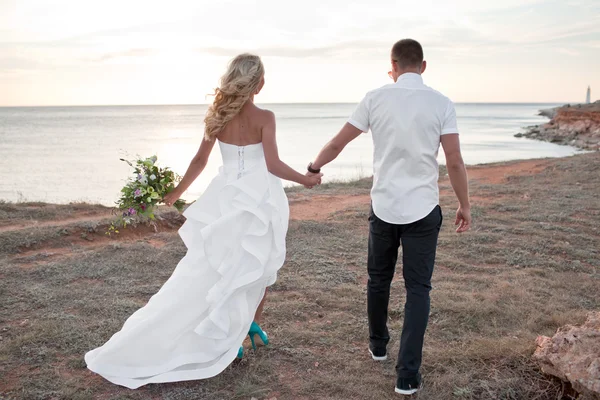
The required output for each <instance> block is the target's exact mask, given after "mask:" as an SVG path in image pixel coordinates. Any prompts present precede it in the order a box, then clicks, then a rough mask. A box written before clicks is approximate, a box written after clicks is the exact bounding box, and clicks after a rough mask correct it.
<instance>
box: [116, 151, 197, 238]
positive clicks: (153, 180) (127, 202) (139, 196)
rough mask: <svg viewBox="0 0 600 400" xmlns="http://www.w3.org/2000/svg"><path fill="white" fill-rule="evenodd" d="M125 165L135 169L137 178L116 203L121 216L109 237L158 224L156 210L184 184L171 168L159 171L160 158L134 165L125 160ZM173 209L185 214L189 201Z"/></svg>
mask: <svg viewBox="0 0 600 400" xmlns="http://www.w3.org/2000/svg"><path fill="white" fill-rule="evenodd" d="M121 161H124V162H126V163H127V164H129V166H130V167H132V168H133V177H131V178H129V180H128V181H127V183H126V184H125V186H124V187H123V189H121V197H120V198H119V200H118V201H117V202H116V205H117V210H118V213H119V216H118V217H117V219H116V220H115V222H113V223H112V224H111V226H110V227H109V229H108V231H107V232H106V234H107V235H111V234H112V233H119V228H120V227H123V228H125V227H127V226H128V225H131V224H137V223H140V222H145V223H148V222H152V221H153V220H155V219H156V217H155V215H154V211H155V208H156V206H157V205H158V204H159V203H161V202H162V199H163V197H164V196H165V195H166V194H167V193H169V192H171V191H172V190H173V189H175V185H176V183H177V182H179V181H180V180H181V177H180V176H179V175H177V174H176V173H175V172H173V171H171V170H170V169H169V168H167V167H165V168H160V167H158V166H157V165H156V161H157V157H156V156H152V157H148V158H145V159H141V158H140V159H137V160H135V161H133V162H132V161H128V160H125V159H122V158H121ZM173 206H174V207H175V208H176V209H177V210H179V211H180V212H181V211H183V207H184V206H185V201H183V200H181V199H179V200H177V201H176V202H175V204H173Z"/></svg>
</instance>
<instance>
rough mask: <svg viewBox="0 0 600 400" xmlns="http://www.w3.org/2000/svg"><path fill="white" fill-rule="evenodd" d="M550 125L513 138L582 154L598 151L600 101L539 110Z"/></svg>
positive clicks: (545, 124)
mask: <svg viewBox="0 0 600 400" xmlns="http://www.w3.org/2000/svg"><path fill="white" fill-rule="evenodd" d="M539 115H541V116H545V117H547V118H549V119H550V121H549V122H547V123H544V124H540V125H533V126H529V127H527V128H526V130H525V132H524V133H518V134H516V135H515V137H518V138H520V137H526V138H529V139H536V140H542V141H546V142H550V143H557V144H560V145H569V146H574V147H577V148H579V149H582V150H592V151H593V150H596V151H597V150H600V100H598V101H596V102H595V103H590V104H573V105H571V104H566V105H564V106H561V107H556V108H549V109H543V110H540V112H539Z"/></svg>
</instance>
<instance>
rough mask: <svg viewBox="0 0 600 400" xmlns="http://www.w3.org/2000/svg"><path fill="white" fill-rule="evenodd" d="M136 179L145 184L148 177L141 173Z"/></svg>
mask: <svg viewBox="0 0 600 400" xmlns="http://www.w3.org/2000/svg"><path fill="white" fill-rule="evenodd" d="M138 181H140V183H141V184H142V185H147V184H148V178H147V177H146V175H141V176H140V177H139V178H138Z"/></svg>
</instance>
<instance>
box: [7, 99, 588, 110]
mask: <svg viewBox="0 0 600 400" xmlns="http://www.w3.org/2000/svg"><path fill="white" fill-rule="evenodd" d="M210 104H211V103H163V104H159V103H155V104H52V105H14V106H2V105H0V108H59V107H173V106H176V107H177V106H179V107H181V106H208V105H210ZM255 104H258V105H314V104H331V105H333V104H358V102H351V101H333V102H331V101H328V102H320V101H316V102H275V103H269V102H266V103H261V102H255ZM454 104H563V105H567V104H585V102H565V101H543V102H541V101H455V102H454Z"/></svg>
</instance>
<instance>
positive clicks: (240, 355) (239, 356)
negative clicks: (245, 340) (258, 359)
mask: <svg viewBox="0 0 600 400" xmlns="http://www.w3.org/2000/svg"><path fill="white" fill-rule="evenodd" d="M237 358H239V359H240V360H241V359H242V358H244V346H240V349H239V350H238V355H237Z"/></svg>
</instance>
